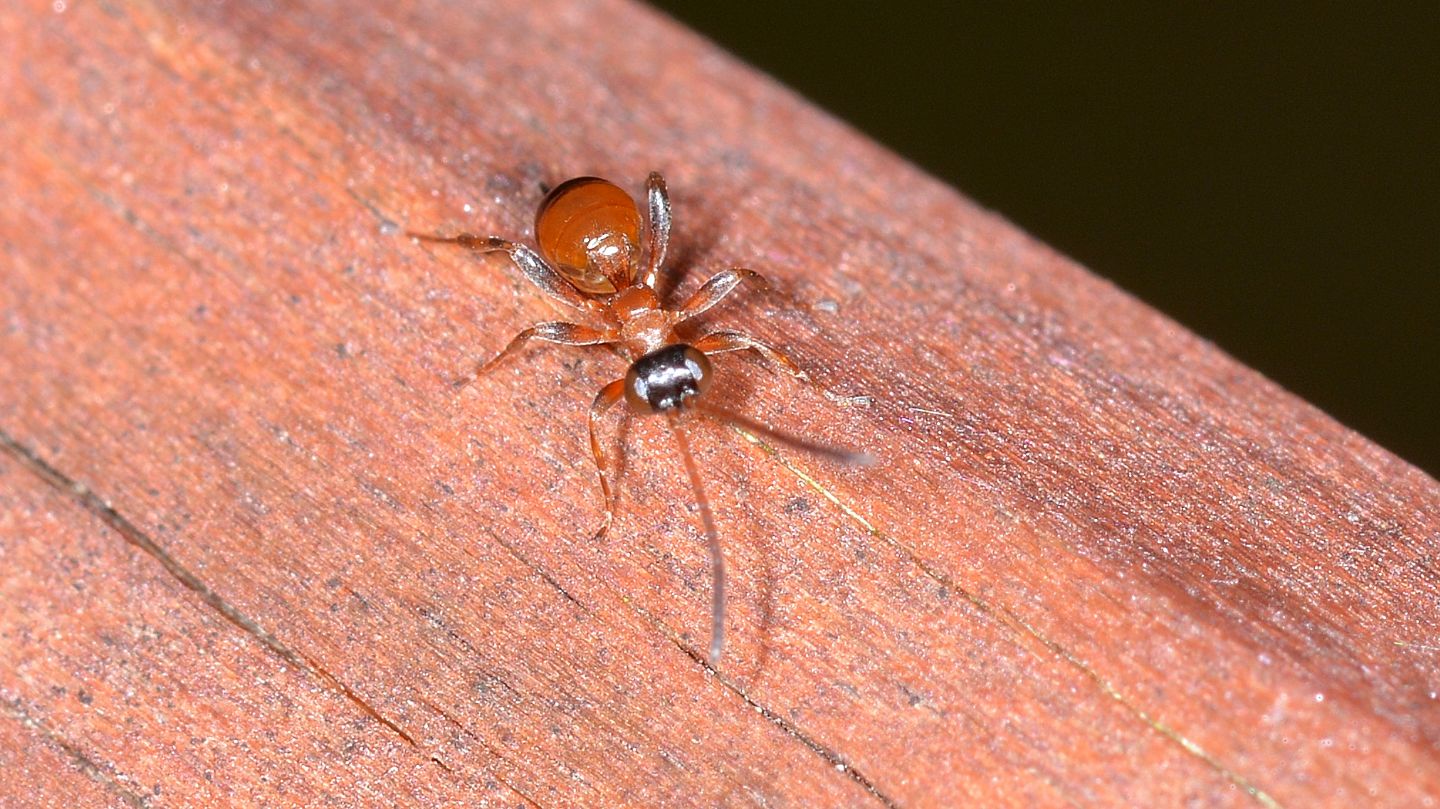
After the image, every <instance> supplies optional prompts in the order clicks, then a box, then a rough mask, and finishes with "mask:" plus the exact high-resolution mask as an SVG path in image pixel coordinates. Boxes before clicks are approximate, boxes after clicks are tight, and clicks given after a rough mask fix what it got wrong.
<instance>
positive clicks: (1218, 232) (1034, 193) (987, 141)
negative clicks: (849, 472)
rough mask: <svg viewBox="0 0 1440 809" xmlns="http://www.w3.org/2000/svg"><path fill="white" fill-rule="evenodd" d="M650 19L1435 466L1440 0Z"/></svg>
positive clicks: (668, 2) (718, 6) (918, 6)
mask: <svg viewBox="0 0 1440 809" xmlns="http://www.w3.org/2000/svg"><path fill="white" fill-rule="evenodd" d="M658 5H659V6H660V7H661V8H662V9H665V10H667V11H668V12H669V13H671V14H673V15H675V16H677V17H678V18H680V19H681V20H683V21H685V22H686V23H688V24H689V25H690V26H691V27H694V28H696V29H698V30H699V31H701V32H703V33H705V34H707V35H709V36H710V37H712V38H714V39H715V40H717V41H718V42H720V43H721V44H722V45H723V46H725V47H726V48H728V49H729V50H731V51H733V52H735V53H737V54H739V55H740V56H741V57H742V58H744V59H746V60H747V61H749V62H751V63H753V64H755V65H757V66H759V67H761V68H762V69H764V70H766V71H769V72H770V73H771V74H773V75H774V76H776V77H778V78H779V79H780V80H782V81H784V82H786V83H787V84H789V85H790V86H792V87H794V88H796V89H797V90H799V91H800V92H801V93H803V94H804V95H806V96H808V97H809V98H811V99H813V100H814V101H815V102H816V103H818V104H819V105H820V106H823V107H825V108H827V109H829V110H831V111H832V112H834V113H836V114H838V115H839V116H841V117H842V118H845V119H847V120H849V121H850V122H852V123H854V124H855V125H856V126H857V127H859V128H860V129H862V130H864V131H866V132H867V133H869V134H871V135H872V136H874V137H875V138H877V139H878V140H880V141H882V142H884V143H886V144H887V145H889V146H890V147H891V148H893V149H895V150H896V151H898V152H900V153H901V154H903V155H906V156H907V157H909V158H911V159H912V160H914V161H916V162H917V163H919V164H920V165H921V166H923V167H925V168H926V169H928V170H929V171H931V172H933V173H934V174H936V175H937V176H939V177H941V178H943V179H945V180H947V181H949V182H950V183H952V184H954V185H955V186H956V187H957V188H959V189H960V190H961V191H963V192H964V193H965V194H967V195H969V196H971V197H973V198H974V199H976V200H978V201H979V202H981V203H983V204H985V205H987V206H989V207H991V208H994V209H995V210H997V211H999V212H1000V213H1002V214H1004V215H1005V216H1007V217H1008V218H1010V219H1011V220H1012V221H1014V222H1016V223H1017V224H1019V225H1020V226H1021V227H1023V228H1025V229H1026V230H1028V231H1030V232H1031V233H1033V234H1035V235H1036V236H1038V237H1039V238H1041V239H1043V240H1045V241H1047V242H1049V243H1050V244H1052V245H1054V246H1055V247H1056V248H1058V249H1060V250H1061V251H1063V252H1065V253H1068V254H1069V255H1071V256H1073V257H1075V258H1076V259H1077V260H1079V261H1080V262H1082V263H1084V264H1085V265H1087V266H1089V267H1090V268H1091V269H1092V270H1094V271H1095V272H1096V273H1099V274H1100V275H1103V276H1105V277H1107V278H1109V279H1111V280H1113V281H1114V282H1116V283H1118V284H1119V285H1121V286H1123V287H1125V288H1126V289H1128V290H1130V291H1131V292H1133V293H1134V294H1136V295H1138V296H1139V297H1140V298H1143V299H1144V300H1146V301H1148V302H1149V303H1151V304H1152V305H1154V306H1156V307H1158V308H1159V309H1161V310H1163V311H1165V312H1167V313H1168V314H1170V315H1171V316H1172V317H1174V318H1176V319H1177V320H1179V321H1180V322H1182V323H1184V324H1185V325H1186V326H1188V327H1189V328H1190V329H1192V330H1194V331H1196V332H1198V333H1199V334H1201V335H1204V336H1205V337H1208V338H1210V339H1211V340H1214V341H1215V342H1216V343H1218V344H1219V345H1220V346H1221V347H1223V348H1224V349H1226V350H1227V351H1229V352H1230V353H1231V354H1233V355H1235V356H1236V357H1238V358H1239V359H1240V360H1241V361H1243V362H1245V363H1247V364H1249V365H1251V366H1253V367H1255V368H1257V369H1259V370H1260V371H1262V372H1263V373H1265V374H1266V375H1267V376H1269V377H1271V378H1272V379H1275V380H1276V381H1278V382H1279V383H1280V384H1282V385H1284V386H1285V387H1287V388H1289V389H1290V390H1292V391H1294V392H1296V393H1298V394H1299V395H1300V396H1302V397H1304V398H1306V399H1308V400H1310V401H1311V402H1313V403H1315V404H1316V405H1318V406H1320V407H1321V408H1323V409H1325V410H1326V411H1328V412H1329V413H1331V414H1332V415H1334V416H1335V417H1336V418H1338V419H1339V420H1340V421H1342V422H1344V423H1345V424H1348V425H1349V426H1351V427H1353V428H1355V429H1357V430H1359V431H1360V432H1362V433H1365V434H1366V435H1368V436H1370V437H1371V438H1372V439H1374V440H1376V441H1378V442H1379V443H1380V444H1382V445H1384V446H1386V447H1387V448H1389V449H1390V450H1392V451H1394V452H1395V453H1397V454H1399V455H1400V456H1402V457H1404V458H1406V459H1407V460H1409V461H1411V462H1412V463H1415V464H1417V465H1419V466H1420V467H1422V468H1424V469H1426V470H1427V471H1429V472H1430V473H1431V474H1432V475H1434V474H1436V473H1437V472H1440V425H1437V423H1436V421H1437V416H1436V413H1435V410H1436V405H1437V403H1440V373H1437V371H1440V368H1437V361H1436V360H1437V357H1440V317H1437V315H1436V311H1435V310H1436V307H1437V305H1440V235H1437V234H1440V155H1437V151H1440V115H1437V107H1440V24H1437V23H1440V12H1437V9H1440V4H1435V3H1431V4H1425V5H1422V4H1415V5H1413V6H1404V5H1391V6H1388V7H1385V8H1380V7H1378V6H1377V7H1373V8H1372V7H1370V6H1369V5H1368V4H1357V5H1356V6H1355V7H1353V8H1345V7H1340V6H1336V7H1332V8H1326V9H1321V8H1320V6H1319V4H1313V5H1296V6H1290V7H1286V8H1282V7H1281V5H1280V4H1261V5H1257V6H1255V7H1247V8H1244V9H1243V10H1236V9H1214V8H1198V7H1197V8H1185V9H1181V8H1178V7H1176V8H1171V7H1168V6H1165V5H1164V4H1160V5H1156V6H1151V5H1149V4H1140V3H1117V4H1112V5H1107V6H1106V7H1105V8H1103V9H1098V8H1079V7H1077V8H1071V9H1059V8H1056V7H1052V6H1045V7H1043V8H1042V7H1041V6H1038V5H1036V6H1032V7H1029V8H1028V10H1021V7H1019V6H1007V8H1004V9H1001V8H994V7H990V6H986V7H981V6H979V4H976V7H973V8H971V7H959V5H958V4H949V3H942V2H934V1H933V0H932V1H931V2H906V1H904V0H902V1H900V2H889V3H884V4H880V3H864V4H861V3H835V4H811V3H781V2H768V3H764V2H755V1H754V0H731V2H723V3H717V2H713V0H712V1H710V2H696V1H695V0H661V2H658ZM952 5H955V6H956V7H954V8H951V7H950V6H952Z"/></svg>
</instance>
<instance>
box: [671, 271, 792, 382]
mask: <svg viewBox="0 0 1440 809" xmlns="http://www.w3.org/2000/svg"><path fill="white" fill-rule="evenodd" d="M703 291H704V289H703V288H702V289H701V292H703ZM696 294H699V293H696ZM692 345H694V346H695V348H697V349H699V350H700V351H701V352H702V353H704V354H723V353H725V352H726V351H744V350H745V349H747V348H748V349H751V350H752V351H754V352H755V353H757V354H759V355H760V356H762V357H764V358H765V359H767V360H770V361H771V362H773V363H775V364H776V365H778V366H780V367H781V368H782V369H784V370H785V371H787V372H789V373H790V375H792V376H794V377H795V378H796V379H799V380H802V381H805V382H809V381H810V376H809V375H808V374H806V373H805V372H804V371H803V370H801V368H800V366H798V365H796V364H795V361H794V360H792V359H790V357H789V356H787V355H786V354H785V352H783V351H781V350H780V349H778V348H774V347H772V346H769V345H766V344H765V343H762V342H760V341H759V340H756V339H755V338H754V337H751V336H750V335H748V334H742V333H741V332H738V331H729V330H723V331H715V332H711V333H709V334H707V335H705V336H704V337H701V338H700V339H698V340H696V341H695V342H694V343H693V344H692Z"/></svg>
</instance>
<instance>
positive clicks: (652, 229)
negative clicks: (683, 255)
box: [410, 173, 868, 666]
mask: <svg viewBox="0 0 1440 809" xmlns="http://www.w3.org/2000/svg"><path fill="white" fill-rule="evenodd" d="M410 235H411V236H413V237H415V238H417V239H422V240H425V241H431V242H445V243H449V244H457V245H460V246H461V247H465V248H468V249H471V250H477V251H481V252H503V253H506V254H508V255H509V256H510V259H511V260H512V261H514V262H515V265H516V266H517V267H519V269H520V271H521V272H523V273H524V274H525V276H526V277H527V278H529V279H530V281H531V282H532V283H534V284H535V285H536V286H537V287H539V288H540V289H541V290H542V291H543V292H545V293H546V294H548V295H550V296H551V297H552V298H555V299H556V300H558V301H560V302H561V303H564V304H565V305H567V306H570V307H572V308H574V309H577V310H579V312H580V313H582V314H584V315H586V316H588V319H589V320H590V321H591V322H590V323H572V322H569V321H551V322H546V323H537V324H535V325H533V326H531V327H529V328H527V329H525V330H523V331H521V332H520V333H519V334H517V335H516V336H515V338H514V339H512V340H511V341H510V344H509V345H507V346H506V347H505V349H504V350H502V351H501V352H500V353H499V354H497V355H496V356H495V357H494V358H492V359H490V360H489V361H488V362H485V363H483V364H481V365H480V366H479V367H477V368H476V369H475V371H474V372H473V373H471V374H470V375H468V376H466V377H464V378H463V379H461V380H459V384H462V385H463V384H468V383H469V382H472V381H474V380H475V378H476V377H478V376H480V375H481V374H484V373H486V372H488V371H489V370H491V369H492V368H494V367H495V366H496V365H498V364H499V363H500V362H501V361H502V360H504V359H505V358H506V357H509V356H510V355H512V354H514V353H515V352H516V351H518V350H519V349H520V348H521V347H523V346H524V345H526V344H527V343H529V342H531V341H533V340H542V341H546V342H551V343H559V344H562V345H618V346H620V347H621V348H622V350H624V351H625V353H626V354H628V355H629V356H630V359H631V364H630V368H629V370H628V371H627V373H626V375H625V377H624V378H622V379H617V380H615V381H613V382H611V383H610V384H608V385H606V386H604V387H603V388H601V389H600V392H599V394H598V395H596V397H595V401H594V403H593V404H592V405H591V408H590V449H591V452H592V453H593V455H594V457H595V466H596V469H597V470H598V472H599V475H600V490H601V494H602V496H603V498H604V506H605V520H604V523H603V524H602V525H601V527H600V529H599V531H597V532H596V537H597V538H599V537H602V536H604V534H605V532H606V531H608V530H609V528H610V523H611V521H612V520H613V519H614V510H613V498H612V496H611V490H610V483H609V479H608V476H607V474H606V471H605V455H604V451H603V450H602V449H601V447H600V441H599V438H598V434H597V426H598V422H599V419H600V417H601V416H602V415H603V414H604V413H605V412H606V411H607V410H609V409H610V408H611V407H613V406H614V405H615V404H616V403H617V402H619V401H620V400H621V399H622V398H623V399H624V400H625V401H626V403H627V404H628V405H629V406H630V409H631V410H632V411H633V412H636V413H664V414H666V415H667V416H668V417H669V419H670V424H671V426H672V428H673V429H674V432H675V438H676V441H677V442H678V443H679V446H680V454H681V458H682V460H683V461H684V463H685V471H686V474H687V475H688V476H689V478H690V483H691V486H692V487H693V488H694V490H695V496H696V500H697V503H698V505H699V507H700V518H701V522H702V523H704V527H705V536H706V541H707V546H708V548H709V551H710V559H711V570H712V575H713V580H714V585H713V594H712V601H711V640H710V663H711V665H712V666H713V665H715V664H716V663H718V661H719V659H720V652H721V649H722V648H723V645H724V615H725V557H724V554H723V553H722V551H721V547H720V539H719V533H718V532H717V531H716V530H715V523H714V520H713V518H712V517H711V514H710V506H709V503H708V501H707V500H706V499H705V494H704V490H703V488H702V486H701V483H700V475H699V471H698V469H697V468H696V466H695V461H694V459H693V457H692V456H691V454H690V450H689V444H688V441H687V440H686V437H685V433H684V431H683V429H682V427H681V422H680V420H679V418H678V416H679V414H680V413H681V412H682V411H686V410H690V411H696V412H698V413H700V414H702V415H706V416H709V417H712V418H717V419H719V420H721V421H724V422H727V423H732V424H739V425H741V426H743V427H745V428H746V429H749V430H753V431H756V432H760V433H762V434H764V435H767V436H769V437H771V438H774V439H777V440H779V441H782V442H785V443H788V444H791V445H794V446H798V447H800V448H802V449H806V450H809V451H812V452H818V453H821V454H824V455H828V456H830V457H833V458H836V459H838V460H842V461H846V462H851V463H866V462H868V456H865V455H862V454H857V453H851V452H846V451H844V450H836V449H832V448H830V447H824V446H820V445H817V444H812V443H809V442H807V441H804V440H801V439H797V438H794V437H791V436H788V435H785V434H783V433H778V432H776V431H774V430H771V429H769V428H766V427H764V426H762V425H759V424H756V423H755V422H753V421H750V420H749V419H746V418H744V417H741V416H738V415H735V414H733V413H728V412H726V411H723V410H719V409H717V408H714V407H712V406H710V405H708V404H704V403H701V402H700V401H698V399H699V397H700V395H701V394H702V393H704V392H705V390H706V389H708V388H709V386H710V381H711V378H712V376H713V374H712V372H711V368H710V361H709V358H708V357H709V355H712V354H719V353H723V352H727V351H742V350H746V349H749V350H752V351H755V352H756V353H759V354H761V355H763V356H764V357H766V358H767V359H768V360H770V361H771V362H773V363H775V364H776V365H778V366H779V367H781V368H782V369H784V370H786V371H788V372H789V373H790V374H792V375H793V376H795V377H796V378H798V379H802V380H804V379H807V377H806V376H805V373H804V372H803V371H801V370H800V368H799V367H798V366H796V365H795V363H794V362H792V361H791V360H790V358H789V357H787V356H786V355H785V354H784V353H782V352H781V351H779V350H777V349H775V348H772V347H770V346H769V345H766V344H765V343H762V342H760V341H759V340H756V339H755V338H753V337H750V336H749V335H746V334H743V333H741V332H737V331H730V330H718V331H713V332H710V333H708V334H706V335H703V336H701V337H699V338H698V339H696V340H694V341H693V342H691V343H686V342H684V341H683V340H681V338H680V337H679V335H678V334H677V333H676V331H675V329H676V326H678V325H679V324H680V323H682V322H683V321H685V320H688V319H690V318H692V317H695V316H696V315H699V314H700V313H702V312H704V311H706V310H708V309H709V308H710V307H712V306H714V305H715V304H717V303H719V302H720V301H721V300H722V299H723V298H724V297H725V296H726V295H729V294H730V293H731V292H732V291H734V289H735V288H736V287H738V286H739V285H740V284H742V283H744V282H745V281H750V280H759V281H763V279H761V278H760V276H759V274H758V273H756V272H754V271H753V270H747V269H742V268H732V269H728V270H722V271H721V272H719V273H716V274H715V275H713V276H711V278H710V279H709V280H708V281H706V282H705V283H704V284H702V285H701V287H700V289H699V290H697V291H696V292H695V293H694V294H693V295H691V296H690V298H689V299H688V300H686V301H685V303H683V304H682V305H680V306H679V307H678V308H675V309H666V308H664V307H663V306H661V304H660V300H659V297H658V296H657V295H656V294H655V279H656V277H657V276H658V274H659V272H660V268H661V265H662V263H663V262H664V260H665V250H666V247H667V245H668V243H669V238H670V198H669V195H668V194H667V192H666V190H665V180H664V179H663V178H662V177H661V176H660V175H659V174H658V173H651V175H650V178H649V180H648V181H647V183H646V215H645V216H644V217H642V216H641V212H640V209H639V207H638V206H637V205H636V204H635V201H634V200H633V199H632V198H631V197H630V195H629V194H627V193H625V191H624V189H622V188H620V187H619V186H617V185H615V184H614V183H611V182H609V181H607V180H602V179H600V178H598V177H578V178H576V179H573V180H569V181H567V182H565V183H562V184H561V185H559V186H557V187H556V188H555V189H554V190H553V191H551V192H550V193H549V194H548V195H547V196H546V197H545V200H544V201H543V202H541V203H540V207H539V209H538V210H537V211H536V214H535V240H536V243H537V245H538V247H539V251H538V253H537V252H536V251H535V250H532V249H530V248H529V247H526V246H525V245H523V244H519V243H516V242H511V241H507V240H505V239H501V238H497V237H493V236H489V237H483V236H474V235H471V234H469V233H462V234H460V235H458V236H451V237H440V236H429V235H424V234H419V233H411V234H410Z"/></svg>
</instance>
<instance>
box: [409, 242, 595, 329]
mask: <svg viewBox="0 0 1440 809" xmlns="http://www.w3.org/2000/svg"><path fill="white" fill-rule="evenodd" d="M406 235H407V236H409V237H411V238H412V239H419V240H420V241H424V242H438V243H440V244H458V245H460V246H461V247H463V248H465V249H466V250H474V251H475V252H477V253H505V254H506V255H508V256H510V260H511V261H513V262H515V266H517V267H519V268H520V272H522V273H524V274H525V277H526V278H528V279H530V283H532V284H534V285H535V286H537V287H539V288H540V291H541V292H544V293H545V294H546V295H549V296H550V297H552V298H554V299H555V300H558V301H560V302H561V303H563V304H565V305H566V306H573V307H575V308H576V309H579V310H580V311H582V312H591V311H595V309H596V301H595V300H594V299H592V298H588V297H586V296H585V295H584V294H583V293H581V292H580V290H578V289H576V288H575V285H574V284H571V283H570V282H569V281H567V280H565V276H563V275H561V274H560V273H559V272H558V271H556V270H555V269H554V268H553V267H551V266H550V265H549V264H546V263H545V259H543V258H541V257H540V254H539V253H536V252H535V251H534V250H531V249H530V248H528V247H526V246H525V245H523V244H518V243H516V242H511V241H506V240H505V239H501V238H499V237H498V236H476V235H475V234H473V233H461V234H459V235H458V236H430V235H427V234H424V233H416V232H414V231H406Z"/></svg>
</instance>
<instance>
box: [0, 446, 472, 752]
mask: <svg viewBox="0 0 1440 809" xmlns="http://www.w3.org/2000/svg"><path fill="white" fill-rule="evenodd" d="M0 451H4V452H5V453H6V454H8V455H10V456H11V457H12V458H14V459H15V460H16V461H18V462H19V463H20V464H21V465H22V466H24V467H25V468H26V469H29V470H30V471H31V472H33V473H34V474H35V475H36V476H37V477H39V478H40V479H41V480H43V481H44V482H45V483H47V484H48V485H50V486H51V487H53V488H55V489H56V490H57V491H59V492H61V493H62V494H64V495H66V496H67V497H70V498H71V499H73V500H75V501H76V502H77V503H78V504H79V505H80V506H81V507H82V508H84V509H85V510H86V511H89V512H90V513H91V514H93V515H95V516H96V517H98V518H99V519H100V521H101V522H103V523H105V525H107V526H109V527H110V528H111V529H113V530H114V531H115V532H116V533H118V534H120V536H121V537H123V538H124V539H125V541H127V542H129V543H130V544H132V545H134V546H135V547H137V548H139V549H140V550H142V551H144V552H145V553H146V554H147V555H149V556H150V558H152V559H154V560H155V561H157V562H159V563H160V566H161V567H163V568H165V572H167V573H169V574H170V576H171V577H172V578H174V579H175V580H176V581H178V582H179V583H180V584H181V585H183V586H184V587H185V589H187V590H189V591H190V592H192V593H194V594H195V595H196V596H197V597H198V598H199V599H200V601H201V602H203V603H204V604H205V605H206V606H207V607H210V608H211V609H213V610H215V611H216V612H218V613H219V614H220V615H221V616H222V617H224V618H225V620H227V621H229V622H230V623H231V624H233V625H234V626H235V627H236V628H238V629H240V630H241V631H242V632H244V633H246V634H247V635H250V636H251V637H253V638H255V639H256V640H258V641H260V643H261V645H263V646H264V647H265V648H266V649H267V650H269V651H270V652H271V653H272V654H274V655H275V656H277V657H279V658H280V659H281V660H283V661H285V663H287V664H289V665H290V666H292V667H294V668H296V669H299V670H301V671H308V672H310V673H311V674H313V675H314V676H315V677H317V678H318V679H319V680H320V681H321V682H322V683H324V684H325V685H327V686H329V687H330V688H331V689H332V690H334V691H335V692H337V693H339V694H340V695H341V696H343V697H345V699H346V700H348V701H349V702H351V703H352V704H354V705H355V706H356V707H357V708H359V709H360V710H361V711H362V712H363V713H364V714H365V715H366V716H369V717H370V718H371V719H374V720H375V721H377V722H379V723H380V724H382V725H384V726H385V727H387V728H389V729H390V730H392V731H394V732H395V733H396V734H397V735H398V736H399V737H400V738H401V739H404V740H405V742H406V743H408V744H409V745H410V746H411V747H418V746H419V745H417V744H416V743H415V740H414V739H413V738H411V737H410V735H409V734H408V733H406V732H405V731H404V730H402V729H401V728H400V726H399V725H397V724H395V723H394V722H393V721H391V720H390V719H387V718H386V717H385V716H384V715H382V714H381V713H380V712H379V711H378V710H376V709H375V707H374V706H372V705H370V704H369V703H368V702H366V701H365V700H364V698H362V697H361V696H360V695H359V694H357V693H355V691H354V690H353V689H351V688H350V687H349V686H348V685H346V684H345V683H343V682H341V681H340V680H339V679H338V678H337V677H335V676H334V675H333V674H331V673H330V672H329V671H327V670H326V669H325V668H324V667H323V666H321V665H320V664H319V663H318V662H317V661H315V660H314V659H313V658H311V657H309V656H307V655H304V654H302V653H300V652H297V651H296V650H294V649H291V648H290V647H289V646H286V645H285V644H284V643H282V642H281V641H280V639H279V638H276V637H275V636H274V635H272V634H270V632H269V631H267V630H266V629H265V628H264V627H262V626H260V625H259V624H258V623H256V622H255V620H254V619H252V618H250V617H249V616H247V615H245V614H244V613H242V612H240V610H238V609H237V608H236V607H234V606H233V605H231V604H230V603H229V602H227V601H225V599H223V598H221V597H220V595H219V594H218V593H216V592H215V591H214V590H212V589H211V588H210V587H209V586H208V585H206V584H205V582H203V581H201V580H200V578H199V577H198V576H196V575H195V574H194V573H192V572H191V571H190V570H189V569H188V568H186V567H185V566H184V565H182V564H180V563H179V562H178V561H176V560H175V558H174V557H173V556H171V555H170V554H169V553H168V552H167V551H166V550H165V549H164V548H162V547H160V546H159V545H158V544H156V542H155V541H154V540H153V539H151V538H150V537H149V536H147V535H146V534H145V533H144V532H143V531H141V530H140V529H139V528H137V527H136V526H135V524H134V523H132V522H130V521H129V520H128V519H126V518H125V517H124V516H123V515H121V514H120V513H119V512H118V511H116V510H115V509H114V508H113V507H111V506H110V505H109V504H108V503H106V502H105V500H104V499H102V498H101V497H100V496H99V495H97V494H95V492H93V491H92V490H91V489H90V488H89V487H88V486H86V485H85V484H83V483H80V482H79V481H76V480H74V479H72V478H70V477H69V476H67V475H65V474H64V473H62V472H61V471H60V470H58V469H56V468H55V467H53V466H51V465H50V464H48V463H46V462H45V461H44V460H43V459H41V458H40V456H38V455H36V454H35V453H34V452H32V451H31V450H29V449H28V448H26V447H24V446H22V445H21V444H20V443H19V442H17V441H15V439H13V438H11V437H10V435H9V434H8V433H6V432H5V431H3V430H0ZM446 769H449V768H448V767H447V768H446Z"/></svg>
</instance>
